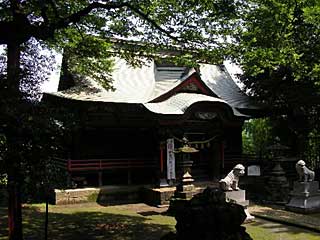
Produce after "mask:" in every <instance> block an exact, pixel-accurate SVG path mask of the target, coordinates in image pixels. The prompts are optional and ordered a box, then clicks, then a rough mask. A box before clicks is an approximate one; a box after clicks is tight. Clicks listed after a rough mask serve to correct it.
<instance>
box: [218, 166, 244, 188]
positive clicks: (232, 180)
mask: <svg viewBox="0 0 320 240" xmlns="http://www.w3.org/2000/svg"><path fill="white" fill-rule="evenodd" d="M244 174H245V167H244V166H243V165H242V164H237V165H236V166H234V168H233V169H232V171H231V172H229V173H228V175H227V176H226V177H225V178H223V179H221V180H220V181H219V185H220V188H221V189H222V190H224V191H233V190H235V191H238V190H240V188H239V187H238V183H239V177H240V176H243V175H244Z"/></svg>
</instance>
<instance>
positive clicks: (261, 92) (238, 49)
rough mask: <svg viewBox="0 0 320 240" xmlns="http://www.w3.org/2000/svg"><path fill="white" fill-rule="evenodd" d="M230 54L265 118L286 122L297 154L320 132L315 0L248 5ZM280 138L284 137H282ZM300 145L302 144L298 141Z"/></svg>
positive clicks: (318, 33)
mask: <svg viewBox="0 0 320 240" xmlns="http://www.w3.org/2000/svg"><path fill="white" fill-rule="evenodd" d="M246 2H247V5H245V4H244V5H243V6H244V11H242V12H241V17H240V18H241V19H242V21H240V23H239V27H238V28H237V31H235V32H234V39H235V42H236V43H235V46H234V49H233V50H234V51H233V52H232V53H231V55H233V59H234V60H235V61H236V62H237V63H238V64H239V65H240V67H241V68H242V70H243V71H244V74H243V75H242V76H241V80H242V82H243V83H244V84H245V86H246V88H247V90H248V92H249V93H250V94H251V95H253V96H255V97H256V98H257V99H258V100H260V102H262V103H264V104H265V106H266V108H267V109H269V114H270V115H271V116H272V117H273V119H276V118H281V119H283V118H286V119H287V128H288V129H290V132H292V133H294V134H295V137H294V138H296V139H298V141H300V142H298V141H297V145H296V146H294V147H293V148H294V149H296V148H297V149H298V151H297V152H299V153H298V154H303V152H304V151H305V147H303V145H305V142H304V143H303V141H305V139H306V137H307V136H308V134H309V132H310V131H312V129H319V128H318V127H317V122H318V120H317V119H319V116H320V105H319V102H320V71H319V69H320V68H319V64H320V42H319V38H320V31H319V21H318V20H319V12H318V11H317V10H318V9H319V6H320V5H319V4H320V2H319V1H307V0H285V1H284V0H252V1H246ZM281 139H282V138H281ZM301 141H302V142H301Z"/></svg>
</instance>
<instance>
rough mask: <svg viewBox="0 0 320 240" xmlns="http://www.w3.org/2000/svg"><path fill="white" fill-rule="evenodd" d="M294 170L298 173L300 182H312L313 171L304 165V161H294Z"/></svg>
mask: <svg viewBox="0 0 320 240" xmlns="http://www.w3.org/2000/svg"><path fill="white" fill-rule="evenodd" d="M296 170H297V173H298V175H299V181H300V182H312V181H313V180H314V171H311V170H310V169H309V168H307V167H306V163H305V161H303V160H299V161H298V162H297V163H296Z"/></svg>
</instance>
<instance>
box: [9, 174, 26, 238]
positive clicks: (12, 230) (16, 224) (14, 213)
mask: <svg viewBox="0 0 320 240" xmlns="http://www.w3.org/2000/svg"><path fill="white" fill-rule="evenodd" d="M10 175H11V176H10ZM10 175H9V176H8V178H9V179H8V195H9V199H8V200H9V201H8V223H9V240H22V239H23V235H22V213H21V197H20V187H19V181H18V180H17V179H16V176H14V175H16V173H13V174H10ZM12 175H13V176H12Z"/></svg>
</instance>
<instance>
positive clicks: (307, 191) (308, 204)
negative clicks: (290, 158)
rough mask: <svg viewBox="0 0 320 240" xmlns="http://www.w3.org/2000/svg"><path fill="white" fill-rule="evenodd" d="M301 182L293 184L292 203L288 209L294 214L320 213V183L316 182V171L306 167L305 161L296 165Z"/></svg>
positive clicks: (287, 205) (287, 206)
mask: <svg viewBox="0 0 320 240" xmlns="http://www.w3.org/2000/svg"><path fill="white" fill-rule="evenodd" d="M296 170H297V173H298V176H299V181H295V182H294V183H293V190H292V191H291V193H290V196H291V198H290V201H289V203H288V204H286V209H287V210H289V211H292V212H300V213H316V212H320V190H319V182H318V181H314V177H315V174H314V171H312V170H310V169H309V168H307V167H306V163H305V162H304V161H303V160H299V161H298V162H297V163H296Z"/></svg>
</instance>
